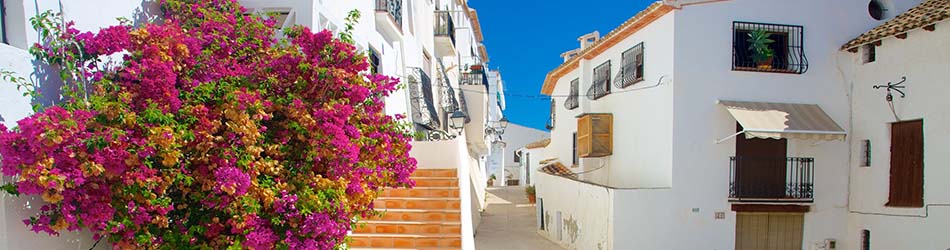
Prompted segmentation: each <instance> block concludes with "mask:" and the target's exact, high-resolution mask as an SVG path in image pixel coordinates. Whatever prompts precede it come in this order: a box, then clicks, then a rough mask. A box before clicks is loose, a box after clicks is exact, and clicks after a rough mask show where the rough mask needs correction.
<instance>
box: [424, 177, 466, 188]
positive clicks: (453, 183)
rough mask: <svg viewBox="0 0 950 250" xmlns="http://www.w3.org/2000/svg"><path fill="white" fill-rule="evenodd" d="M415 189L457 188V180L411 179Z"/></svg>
mask: <svg viewBox="0 0 950 250" xmlns="http://www.w3.org/2000/svg"><path fill="white" fill-rule="evenodd" d="M412 180H414V181H416V187H458V186H459V180H458V178H455V177H412Z"/></svg>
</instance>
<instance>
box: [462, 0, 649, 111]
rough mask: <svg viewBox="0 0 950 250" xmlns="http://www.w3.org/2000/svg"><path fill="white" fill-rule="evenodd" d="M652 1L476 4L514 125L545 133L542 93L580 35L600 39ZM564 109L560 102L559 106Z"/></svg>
mask: <svg viewBox="0 0 950 250" xmlns="http://www.w3.org/2000/svg"><path fill="white" fill-rule="evenodd" d="M652 2H653V1H647V0H586V1H577V0H471V1H469V5H470V6H471V7H472V8H475V9H476V10H478V18H479V21H480V22H481V25H482V33H483V34H484V35H485V41H484V43H485V46H486V47H487V48H488V55H489V60H490V62H489V66H490V67H491V68H493V69H500V70H501V75H502V79H503V80H504V81H505V87H506V90H505V91H506V93H507V94H508V96H507V97H506V98H507V99H506V101H507V110H505V115H506V116H507V117H508V119H509V120H510V121H511V122H512V123H517V124H521V125H524V126H528V127H532V128H537V129H542V130H543V129H544V125H545V123H547V119H548V112H549V110H550V106H549V105H550V100H549V99H546V98H545V99H540V98H532V97H522V96H519V95H531V96H534V95H540V94H541V84H542V83H543V82H544V76H545V74H547V73H548V71H550V70H552V69H554V68H555V67H557V66H558V65H560V64H561V62H563V59H561V57H560V55H561V53H563V52H565V51H568V50H571V49H574V48H577V47H578V45H579V43H578V42H577V37H578V36H581V35H583V34H587V33H589V32H591V31H594V30H597V31H600V34H601V35H606V34H607V33H608V32H610V31H611V30H613V29H614V28H616V27H617V26H618V25H620V24H621V23H623V21H625V20H627V19H628V18H630V17H632V16H633V15H635V14H637V12H639V11H640V10H642V9H644V8H646V6H648V5H650V3H652ZM558 105H561V104H558Z"/></svg>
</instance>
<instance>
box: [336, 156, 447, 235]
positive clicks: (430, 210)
mask: <svg viewBox="0 0 950 250" xmlns="http://www.w3.org/2000/svg"><path fill="white" fill-rule="evenodd" d="M456 171H457V170H456V169H417V170H416V172H414V173H413V174H412V179H413V180H415V181H416V187H414V188H412V189H387V190H385V191H383V193H382V194H381V195H380V196H379V198H377V199H376V201H375V206H376V210H378V211H382V212H383V215H382V216H379V217H376V218H370V219H369V220H366V221H363V222H362V223H360V225H358V226H356V228H354V229H353V234H351V235H350V237H351V238H352V239H353V240H352V242H351V243H350V245H349V246H350V249H354V250H361V249H399V250H405V249H415V250H448V249H461V246H462V232H461V231H462V223H461V219H460V216H461V213H460V210H459V207H460V204H461V201H460V199H459V186H458V177H457V174H456V173H457V172H456Z"/></svg>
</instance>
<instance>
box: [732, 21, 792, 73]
mask: <svg viewBox="0 0 950 250" xmlns="http://www.w3.org/2000/svg"><path fill="white" fill-rule="evenodd" d="M753 31H765V32H766V33H768V34H769V36H768V38H769V39H770V40H772V41H773V42H772V43H770V44H769V48H771V49H772V51H773V52H774V53H773V56H772V57H771V58H770V59H769V60H766V61H762V62H756V61H755V60H754V59H753V58H752V55H753V54H754V51H753V50H752V49H750V45H751V42H750V41H749V34H750V33H751V32H753ZM732 35H733V36H732V37H733V38H732V70H736V71H760V72H776V73H792V74H803V73H805V72H806V71H808V58H807V57H805V42H804V40H805V39H804V35H805V33H804V28H803V27H802V26H800V25H784V24H770V23H752V22H739V21H736V22H733V23H732Z"/></svg>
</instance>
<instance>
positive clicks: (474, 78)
mask: <svg viewBox="0 0 950 250" xmlns="http://www.w3.org/2000/svg"><path fill="white" fill-rule="evenodd" d="M459 84H461V85H485V87H488V75H487V74H485V71H474V72H468V73H462V79H461V81H459Z"/></svg>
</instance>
